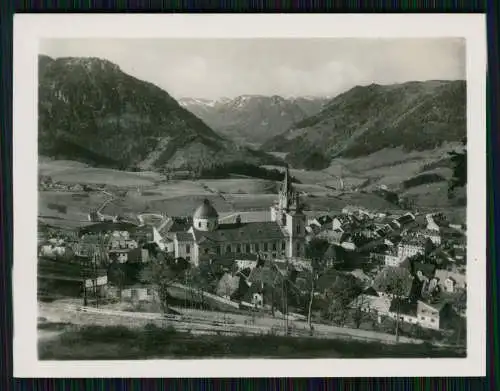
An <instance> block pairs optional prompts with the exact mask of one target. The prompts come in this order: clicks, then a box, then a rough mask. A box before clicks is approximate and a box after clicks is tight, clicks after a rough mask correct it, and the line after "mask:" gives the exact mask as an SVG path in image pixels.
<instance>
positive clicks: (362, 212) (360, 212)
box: [342, 205, 372, 219]
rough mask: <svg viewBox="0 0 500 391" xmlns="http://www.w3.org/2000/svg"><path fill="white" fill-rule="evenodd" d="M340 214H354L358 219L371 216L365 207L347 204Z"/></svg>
mask: <svg viewBox="0 0 500 391" xmlns="http://www.w3.org/2000/svg"><path fill="white" fill-rule="evenodd" d="M342 214H344V215H348V216H354V217H357V218H359V219H364V218H371V217H372V214H371V213H370V212H369V211H367V210H366V209H365V208H363V207H360V206H354V205H347V206H345V207H344V208H342Z"/></svg>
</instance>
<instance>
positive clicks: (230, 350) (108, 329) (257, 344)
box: [38, 325, 465, 360]
mask: <svg viewBox="0 0 500 391" xmlns="http://www.w3.org/2000/svg"><path fill="white" fill-rule="evenodd" d="M61 327H64V326H61ZM38 355H39V358H40V359H41V360H141V359H162V358H164V359H168V358H176V359H189V358H197V359H200V358H216V357H223V358H295V359H297V358H391V357H398V358H418V357H425V358H430V357H464V355H465V354H464V352H463V351H459V350H455V349H451V348H447V349H445V348H438V347H435V346H432V345H430V344H425V343H424V344H420V345H413V344H412V345H408V344H404V343H400V344H397V345H391V344H383V343H379V342H361V341H349V340H342V339H338V340H335V339H329V340H325V339H317V338H307V337H300V338H299V337H286V336H274V335H258V336H256V335H253V336H249V335H234V336H229V335H203V336H197V335H194V334H191V333H188V332H178V331H176V330H175V329H174V328H172V327H169V328H166V329H163V328H160V327H158V326H155V325H147V326H145V327H144V328H142V329H131V328H127V327H123V326H83V327H80V328H76V329H73V330H67V331H63V332H62V333H61V334H59V335H56V336H55V337H53V338H47V339H40V340H39V343H38Z"/></svg>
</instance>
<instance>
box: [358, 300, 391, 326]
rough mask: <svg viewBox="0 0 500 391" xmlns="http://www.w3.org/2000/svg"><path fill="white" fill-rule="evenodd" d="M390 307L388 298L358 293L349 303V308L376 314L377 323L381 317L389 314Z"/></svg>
mask: <svg viewBox="0 0 500 391" xmlns="http://www.w3.org/2000/svg"><path fill="white" fill-rule="evenodd" d="M390 307H391V299H390V298H388V297H385V296H382V297H381V296H371V295H366V294H361V295H359V296H358V297H356V298H355V299H354V300H353V301H352V302H351V304H350V305H349V308H351V309H354V310H361V311H362V312H365V313H368V314H372V315H374V316H376V317H377V322H378V323H381V322H382V317H384V316H388V315H389V309H390Z"/></svg>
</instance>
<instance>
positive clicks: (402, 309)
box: [389, 298, 417, 316]
mask: <svg viewBox="0 0 500 391" xmlns="http://www.w3.org/2000/svg"><path fill="white" fill-rule="evenodd" d="M389 311H390V312H394V313H400V314H401V315H410V316H417V303H415V302H412V301H408V300H402V299H397V298H396V299H393V300H392V301H391V307H390V308H389Z"/></svg>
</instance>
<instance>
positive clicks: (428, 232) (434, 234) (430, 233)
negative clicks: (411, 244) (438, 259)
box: [416, 229, 441, 246]
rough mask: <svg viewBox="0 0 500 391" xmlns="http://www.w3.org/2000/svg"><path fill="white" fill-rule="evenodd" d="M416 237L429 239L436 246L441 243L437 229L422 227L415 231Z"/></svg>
mask: <svg viewBox="0 0 500 391" xmlns="http://www.w3.org/2000/svg"><path fill="white" fill-rule="evenodd" d="M416 236H417V237H422V238H425V239H430V240H431V241H432V243H433V244H434V245H436V246H439V245H441V235H440V232H439V231H437V230H432V229H424V230H420V231H417V232H416Z"/></svg>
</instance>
